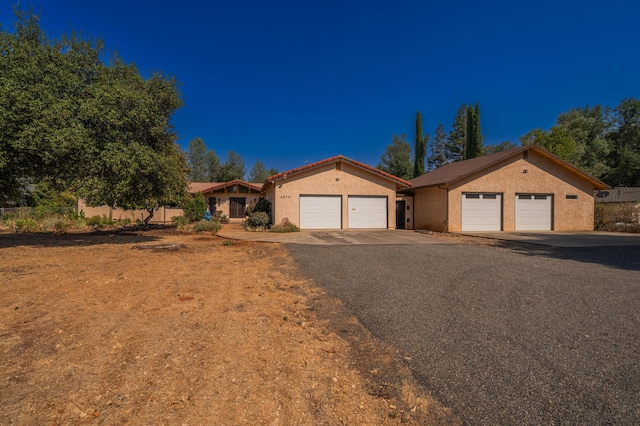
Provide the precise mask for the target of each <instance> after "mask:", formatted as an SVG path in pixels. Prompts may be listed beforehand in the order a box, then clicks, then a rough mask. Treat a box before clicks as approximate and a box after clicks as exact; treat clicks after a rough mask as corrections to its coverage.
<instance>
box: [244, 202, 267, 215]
mask: <svg viewBox="0 0 640 426" xmlns="http://www.w3.org/2000/svg"><path fill="white" fill-rule="evenodd" d="M254 212H265V213H266V214H267V215H268V216H269V217H271V202H270V201H269V200H267V199H266V198H260V199H259V200H258V201H256V202H255V204H250V205H249V206H247V209H246V212H245V213H246V215H247V216H249V215H250V214H251V213H254Z"/></svg>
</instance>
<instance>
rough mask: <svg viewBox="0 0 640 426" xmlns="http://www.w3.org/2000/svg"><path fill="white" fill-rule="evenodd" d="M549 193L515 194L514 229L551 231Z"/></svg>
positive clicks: (550, 197) (550, 198)
mask: <svg viewBox="0 0 640 426" xmlns="http://www.w3.org/2000/svg"><path fill="white" fill-rule="evenodd" d="M552 198H553V197H552V196H551V195H535V194H518V195H516V231H551V200H552Z"/></svg>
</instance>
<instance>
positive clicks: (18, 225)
mask: <svg viewBox="0 0 640 426" xmlns="http://www.w3.org/2000/svg"><path fill="white" fill-rule="evenodd" d="M14 230H15V231H16V232H37V231H39V230H40V226H39V225H38V222H37V221H36V220H35V219H33V218H25V219H17V220H16V221H15V224H14Z"/></svg>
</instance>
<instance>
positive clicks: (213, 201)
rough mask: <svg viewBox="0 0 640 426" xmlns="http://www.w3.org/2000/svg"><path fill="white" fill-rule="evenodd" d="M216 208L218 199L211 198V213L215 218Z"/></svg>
mask: <svg viewBox="0 0 640 426" xmlns="http://www.w3.org/2000/svg"><path fill="white" fill-rule="evenodd" d="M216 206H217V205H216V197H211V198H209V211H210V212H211V214H212V215H214V216H215V214H216Z"/></svg>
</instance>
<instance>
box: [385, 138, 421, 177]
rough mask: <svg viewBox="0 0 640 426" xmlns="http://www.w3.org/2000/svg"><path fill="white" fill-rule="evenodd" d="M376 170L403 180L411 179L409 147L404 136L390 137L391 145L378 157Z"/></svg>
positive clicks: (411, 168)
mask: <svg viewBox="0 0 640 426" xmlns="http://www.w3.org/2000/svg"><path fill="white" fill-rule="evenodd" d="M378 169H380V170H382V171H384V172H387V173H390V174H392V175H394V176H397V177H399V178H402V179H405V180H409V179H411V178H412V176H413V167H412V164H411V145H409V143H408V142H407V141H406V137H405V135H400V136H396V135H392V136H391V145H387V148H386V149H385V152H384V154H382V156H381V157H380V163H378Z"/></svg>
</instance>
